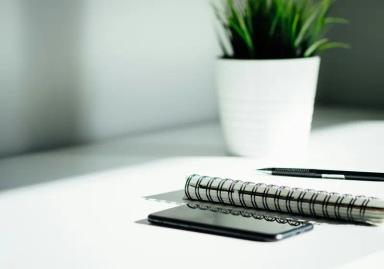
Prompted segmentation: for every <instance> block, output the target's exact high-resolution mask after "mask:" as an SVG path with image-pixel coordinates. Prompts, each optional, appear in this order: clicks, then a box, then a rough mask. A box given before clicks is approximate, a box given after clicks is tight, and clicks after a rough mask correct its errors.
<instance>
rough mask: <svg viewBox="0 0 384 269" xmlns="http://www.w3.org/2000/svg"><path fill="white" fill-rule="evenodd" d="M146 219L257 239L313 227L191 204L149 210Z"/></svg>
mask: <svg viewBox="0 0 384 269" xmlns="http://www.w3.org/2000/svg"><path fill="white" fill-rule="evenodd" d="M148 220H149V221H150V222H151V223H153V224H157V225H163V226H169V227H174V228H181V229H187V230H195V231H200V232H207V233H214V234H220V235H226V236H234V237H239V238H244V239H251V240H258V241H276V240H280V239H283V238H286V237H289V236H292V235H295V234H299V233H302V232H305V231H309V230H311V229H312V228H313V225H312V224H310V223H308V222H302V221H296V220H291V219H284V218H279V217H273V216H266V215H260V214H256V213H250V212H247V211H242V210H233V209H231V210H228V209H225V208H224V209H220V208H214V209H212V208H202V207H199V206H190V205H184V206H178V207H174V208H171V209H167V210H164V211H160V212H157V213H153V214H150V215H149V216H148Z"/></svg>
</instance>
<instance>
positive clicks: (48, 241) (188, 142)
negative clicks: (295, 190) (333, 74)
mask: <svg viewBox="0 0 384 269" xmlns="http://www.w3.org/2000/svg"><path fill="white" fill-rule="evenodd" d="M383 137H384V113H383V112H365V111H356V110H333V109H317V110H316V112H315V119H314V128H313V132H312V136H311V142H310V151H309V155H308V158H307V159H306V160H304V161H303V162H302V164H301V165H310V166H313V167H315V166H318V167H326V168H340V169H362V170H373V171H375V170H376V171H383V167H382V157H381V156H383V154H384V143H383ZM264 163H265V160H256V159H255V160H252V159H244V158H237V157H229V156H225V149H224V144H223V139H222V136H221V133H220V128H219V125H218V124H217V123H215V122H213V123H207V124H202V125H194V126H185V127H184V128H175V129H168V130H164V131H159V132H154V133H150V134H146V135H141V136H135V137H128V138H125V139H119V140H114V141H109V142H106V143H103V144H96V145H88V146H81V147H73V148H68V149H61V150H55V151H51V152H45V153H36V154H29V155H24V156H19V157H12V158H8V159H3V160H0V190H1V193H0V215H1V216H2V220H1V222H0V235H1V240H0V267H1V268H140V267H145V268H149V267H154V266H157V267H160V268H162V267H165V266H168V267H169V268H176V267H177V268H192V267H193V268H195V267H196V266H203V267H208V266H212V267H213V266H214V267H215V268H219V267H221V268H233V267H234V266H236V268H241V266H244V267H245V266H249V265H250V263H252V264H253V265H260V266H261V265H262V266H261V267H258V268H268V267H271V268H281V267H283V266H284V268H290V267H295V268H301V267H305V266H306V265H308V264H310V265H311V267H312V268H324V267H325V268H329V267H338V266H344V267H345V268H354V266H358V265H360V266H361V265H362V264H364V265H365V266H366V265H367V263H371V264H375V263H376V262H379V261H380V262H381V261H382V257H384V251H383V250H384V247H383V245H382V242H383V240H384V228H383V227H366V226H355V225H344V226H342V228H340V225H327V224H324V225H318V226H316V227H315V230H314V231H312V232H310V233H307V234H303V235H302V236H297V237H293V238H290V239H287V240H284V241H281V242H278V243H259V242H251V241H245V240H240V239H232V238H225V237H218V236H213V235H206V234H199V233H193V232H186V231H179V230H173V229H167V228H160V227H153V226H150V225H145V224H140V223H138V221H139V220H142V219H144V218H145V217H146V216H147V215H148V214H149V213H150V212H154V211H156V210H161V209H164V208H167V207H170V206H172V205H169V204H163V203H157V202H153V201H146V200H144V199H143V198H142V197H143V196H146V195H149V194H156V193H161V192H166V191H170V190H177V189H181V188H182V186H183V183H184V176H185V175H186V174H189V173H191V172H196V171H198V172H201V173H209V174H215V175H216V174H218V173H226V172H228V173H232V172H235V171H239V170H241V171H245V170H248V171H251V170H252V169H253V168H254V167H256V166H259V165H262V164H264ZM286 163H287V164H289V160H288V161H287V162H286ZM343 184H345V183H343ZM367 188H368V189H369V188H371V189H373V188H374V189H375V190H376V191H377V190H379V191H380V192H381V190H382V192H383V193H384V185H383V186H380V185H377V184H376V185H369V184H368V185H367Z"/></svg>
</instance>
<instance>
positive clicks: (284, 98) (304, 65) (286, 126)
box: [216, 57, 320, 158]
mask: <svg viewBox="0 0 384 269" xmlns="http://www.w3.org/2000/svg"><path fill="white" fill-rule="evenodd" d="M319 66H320V58H319V57H311V58H296V59H281V60H236V59H218V60H217V69H216V71H217V73H216V85H217V90H218V92H217V94H218V103H219V109H220V119H221V125H222V129H223V132H224V136H225V141H226V145H227V149H228V151H229V152H230V153H232V154H235V155H240V156H249V157H279V158H281V157H284V158H290V157H297V156H301V157H303V156H305V153H306V149H307V144H308V140H309V135H310V130H311V122H312V114H313V107H314V100H315V95H316V87H317V80H318V73H319Z"/></svg>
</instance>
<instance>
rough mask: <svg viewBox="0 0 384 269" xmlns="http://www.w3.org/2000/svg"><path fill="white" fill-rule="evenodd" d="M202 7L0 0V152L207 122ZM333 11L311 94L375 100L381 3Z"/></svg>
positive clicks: (144, 0)
mask: <svg viewBox="0 0 384 269" xmlns="http://www.w3.org/2000/svg"><path fill="white" fill-rule="evenodd" d="M208 3H209V1H208V0H162V1H159V0H140V1H135V0H33V1H31V0H0V37H1V38H0V157H1V156H6V155H8V154H15V153H21V152H26V151H33V150H39V149H46V148H50V147H55V146H61V145H68V144H72V143H79V142H88V141H95V140H100V139H105V138H110V137H118V136H121V135H126V134H130V133H135V132H139V131H142V130H151V129H156V128H163V127H167V126H173V125H177V124H181V123H188V122H196V121H203V120H207V119H212V118H215V117H216V103H215V96H214V85H213V84H214V83H213V70H214V68H213V58H214V56H215V55H217V53H218V48H217V45H216V40H215V36H214V33H213V31H212V18H211V13H210V7H209V5H208ZM335 13H336V14H338V15H342V16H345V17H346V18H348V19H349V20H350V21H351V23H350V25H349V26H340V27H338V28H337V29H336V30H335V31H332V33H331V34H332V36H333V37H334V39H336V40H340V41H347V42H349V43H351V45H352V47H353V48H352V49H351V50H337V51H336V50H335V51H330V52H328V53H327V54H325V55H324V56H323V62H322V68H321V76H320V82H319V94H318V101H319V102H321V103H325V104H335V105H349V106H376V107H382V106H383V105H384V79H383V77H384V76H383V75H382V74H381V73H382V72H383V71H382V70H384V68H383V67H384V53H383V52H382V50H383V48H384V32H383V29H381V27H382V25H384V3H383V2H382V1H380V0H364V1H362V0H359V1H358V0H338V1H337V5H336V8H335Z"/></svg>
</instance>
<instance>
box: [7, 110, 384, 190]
mask: <svg viewBox="0 0 384 269" xmlns="http://www.w3.org/2000/svg"><path fill="white" fill-rule="evenodd" d="M379 119H381V120H384V113H379V112H367V111H362V110H360V111H359V110H340V109H331V108H321V109H316V110H315V113H314V120H313V128H312V130H313V132H314V134H316V133H320V132H321V133H325V135H327V130H331V129H333V130H334V129H335V128H339V127H340V128H342V127H343V126H345V125H348V124H352V123H354V122H355V123H356V122H361V121H367V120H369V121H372V120H379ZM381 122H382V123H384V121H381ZM348 143H351V144H354V143H355V141H349V142H348ZM183 156H184V157H185V156H227V153H226V151H225V146H224V139H223V136H222V133H221V131H220V126H219V124H218V123H217V122H212V123H205V124H200V125H191V126H189V127H184V128H179V129H167V130H162V131H157V132H153V133H148V134H143V135H141V136H135V137H129V138H126V139H120V140H115V141H111V142H108V143H103V144H97V145H88V146H80V147H73V148H68V149H61V150H55V151H50V152H42V153H34V154H28V155H23V156H19V157H12V158H8V159H2V160H0V191H5V190H9V189H13V188H19V187H23V186H29V185H33V184H39V183H47V182H50V181H55V180H62V179H66V178H70V177H75V176H79V175H85V174H89V173H95V172H98V171H105V170H110V169H115V168H120V167H126V166H131V165H135V164H140V163H145V162H150V161H154V160H159V159H163V158H170V157H183Z"/></svg>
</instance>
